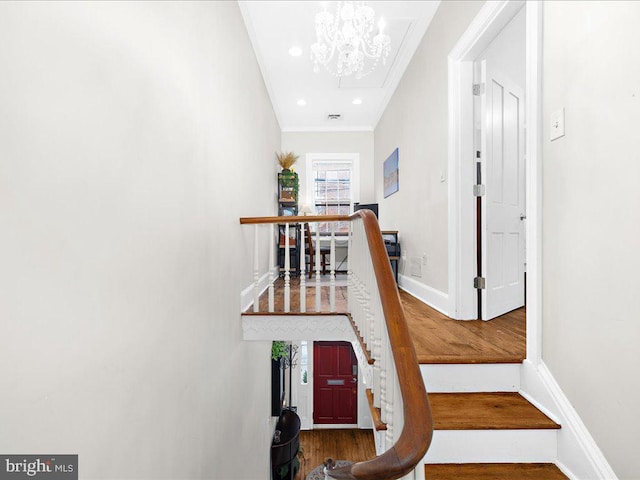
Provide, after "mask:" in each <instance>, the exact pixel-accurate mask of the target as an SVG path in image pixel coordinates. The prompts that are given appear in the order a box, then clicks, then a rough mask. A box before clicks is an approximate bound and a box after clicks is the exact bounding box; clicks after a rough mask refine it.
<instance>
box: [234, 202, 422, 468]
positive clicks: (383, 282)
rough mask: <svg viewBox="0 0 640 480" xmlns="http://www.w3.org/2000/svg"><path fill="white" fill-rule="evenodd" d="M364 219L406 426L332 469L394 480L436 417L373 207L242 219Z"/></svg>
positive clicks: (418, 453) (415, 456) (412, 463)
mask: <svg viewBox="0 0 640 480" xmlns="http://www.w3.org/2000/svg"><path fill="white" fill-rule="evenodd" d="M357 219H359V220H361V221H362V222H363V226H364V229H365V232H366V236H367V243H368V245H369V251H370V254H371V260H372V262H373V269H374V272H375V277H376V281H377V285H378V290H379V294H380V301H381V304H382V311H383V312H384V319H385V322H386V326H387V332H388V336H389V343H390V344H391V351H392V352H393V359H394V363H395V366H396V371H397V376H398V383H399V386H400V392H401V394H402V403H403V413H404V426H403V428H402V432H401V434H400V437H399V438H398V441H397V442H396V443H395V444H394V445H393V446H392V447H391V448H390V449H389V450H387V451H386V452H384V453H383V454H382V455H379V456H377V457H375V458H372V459H370V460H365V461H363V462H357V463H354V464H352V465H349V466H346V467H340V468H336V469H335V470H331V471H330V472H329V475H330V476H331V477H332V478H337V479H352V480H395V479H398V478H401V477H403V476H404V475H406V474H408V473H409V472H411V471H412V470H413V469H414V468H415V467H416V466H417V465H418V464H419V463H420V462H421V461H422V459H423V458H424V456H425V454H426V453H427V450H428V448H429V445H430V444H431V439H432V436H433V418H432V416H431V407H430V405H429V400H428V398H427V391H426V389H425V386H424V382H423V380H422V374H421V372H420V367H419V365H418V359H417V356H416V352H415V349H414V347H413V342H412V340H411V336H410V334H409V328H408V326H407V322H406V319H405V316H404V310H403V308H402V304H401V302H400V296H399V294H398V289H397V287H396V283H395V278H394V275H393V271H392V270H391V264H390V263H389V260H388V258H387V250H386V248H385V246H384V241H383V239H382V234H381V232H380V227H379V226H378V221H377V219H376V216H375V214H374V213H373V212H371V211H369V210H358V211H357V212H355V213H354V214H352V215H351V216H346V215H313V216H289V217H244V218H241V219H240V223H241V224H243V225H249V224H254V225H255V224H268V223H300V222H313V223H316V222H336V221H338V222H342V221H354V220H357Z"/></svg>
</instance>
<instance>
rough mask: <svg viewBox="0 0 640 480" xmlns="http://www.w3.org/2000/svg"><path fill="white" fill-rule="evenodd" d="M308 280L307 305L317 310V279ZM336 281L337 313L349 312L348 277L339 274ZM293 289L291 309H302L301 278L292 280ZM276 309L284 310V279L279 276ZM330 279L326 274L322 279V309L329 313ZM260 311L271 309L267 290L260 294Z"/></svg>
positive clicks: (296, 310) (312, 310)
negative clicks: (346, 283) (346, 284)
mask: <svg viewBox="0 0 640 480" xmlns="http://www.w3.org/2000/svg"><path fill="white" fill-rule="evenodd" d="M305 280H306V288H305V291H306V294H305V295H306V305H307V312H315V309H316V285H315V280H313V279H309V278H305ZM336 281H337V282H338V285H337V286H336V309H335V311H336V312H337V313H347V287H346V286H345V282H346V277H345V276H344V275H338V277H337V279H336ZM289 285H290V289H291V297H290V302H291V311H292V312H299V311H300V278H299V277H294V278H292V279H291V280H290V284H289ZM274 291H275V294H274V300H275V302H274V309H275V311H276V312H284V279H282V278H278V279H276V281H275V283H274ZM329 292H330V288H329V280H328V278H327V277H326V276H325V277H324V278H323V280H322V286H321V287H320V298H321V301H320V311H321V312H325V313H329V312H330V311H331V308H330V302H329ZM259 305H260V311H261V312H268V311H269V296H268V294H267V292H265V293H263V294H262V295H261V296H260V303H259Z"/></svg>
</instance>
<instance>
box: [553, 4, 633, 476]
mask: <svg viewBox="0 0 640 480" xmlns="http://www.w3.org/2000/svg"><path fill="white" fill-rule="evenodd" d="M544 9H545V10H544V12H545V13H544V42H545V43H544V69H543V72H544V85H543V92H544V115H543V119H544V127H545V129H544V138H543V148H544V150H543V154H544V158H543V162H544V163H543V170H544V187H543V188H544V197H543V198H544V217H543V288H544V290H543V294H544V297H543V298H544V301H543V307H544V309H543V315H544V317H543V345H542V347H543V349H542V355H543V360H544V361H545V363H546V364H547V365H548V367H549V369H550V370H551V372H552V373H553V375H554V376H555V378H556V380H557V381H558V383H559V384H560V386H561V387H562V389H563V391H564V392H565V394H566V395H567V397H568V398H569V400H570V401H571V402H572V404H573V406H574V407H575V409H576V410H577V412H578V413H579V415H580V417H581V418H582V420H583V421H584V423H585V424H586V426H587V427H588V429H589V431H590V433H591V434H592V435H593V437H594V439H595V440H596V442H597V443H598V446H599V447H600V448H601V450H602V451H603V453H604V454H605V456H606V458H607V460H608V461H609V463H610V464H611V466H612V467H613V469H614V470H615V472H616V474H617V475H618V476H619V478H621V479H636V478H640V456H638V454H637V447H638V429H639V428H640V413H639V410H638V404H640V381H639V380H638V378H639V376H638V365H640V353H639V352H640V349H639V348H638V341H639V340H640V322H639V321H638V319H639V318H640V295H638V288H637V277H638V272H639V271H640V253H639V252H640V250H639V247H640V242H639V240H638V239H639V238H640V214H639V213H638V206H640V189H638V179H640V136H639V135H638V125H640V83H639V81H640V62H638V45H640V30H639V29H638V26H637V25H638V19H640V3H638V2H615V3H614V2H573V1H569V2H546V3H545V6H544ZM562 107H564V109H565V123H566V136H565V137H562V138H560V139H558V140H554V141H553V142H551V141H549V117H550V115H551V113H552V112H553V111H555V110H556V109H559V108H562Z"/></svg>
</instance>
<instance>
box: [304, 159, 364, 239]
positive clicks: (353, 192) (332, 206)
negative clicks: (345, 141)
mask: <svg viewBox="0 0 640 480" xmlns="http://www.w3.org/2000/svg"><path fill="white" fill-rule="evenodd" d="M358 158H359V155H358V154H324V155H322V154H317V155H314V154H309V155H307V172H308V174H307V192H308V193H307V199H308V202H309V204H310V206H311V207H312V208H313V209H314V211H315V213H316V214H317V215H349V214H351V213H352V212H353V202H354V199H357V198H358V196H359V193H358V192H357V189H358ZM317 228H319V229H320V233H323V234H328V233H330V232H331V226H330V224H329V223H318V224H317ZM348 231H349V225H348V222H340V223H338V224H336V232H337V233H348Z"/></svg>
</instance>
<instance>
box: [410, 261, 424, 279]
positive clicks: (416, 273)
mask: <svg viewBox="0 0 640 480" xmlns="http://www.w3.org/2000/svg"><path fill="white" fill-rule="evenodd" d="M411 276H412V277H419V278H422V261H421V259H420V257H411Z"/></svg>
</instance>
